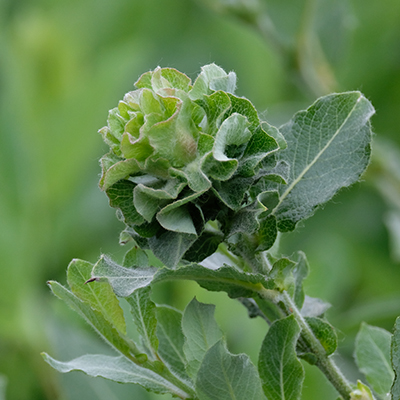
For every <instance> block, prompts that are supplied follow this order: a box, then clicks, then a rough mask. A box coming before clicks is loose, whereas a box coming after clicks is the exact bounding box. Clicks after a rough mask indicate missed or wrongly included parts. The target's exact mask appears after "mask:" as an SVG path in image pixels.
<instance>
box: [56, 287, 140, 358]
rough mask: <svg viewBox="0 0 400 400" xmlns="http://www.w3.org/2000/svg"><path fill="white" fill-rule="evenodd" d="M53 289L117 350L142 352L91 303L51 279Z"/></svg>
mask: <svg viewBox="0 0 400 400" xmlns="http://www.w3.org/2000/svg"><path fill="white" fill-rule="evenodd" d="M49 286H50V289H51V291H52V292H53V293H54V294H55V295H56V296H57V297H58V298H59V299H61V300H63V301H64V302H65V303H66V304H67V305H68V306H69V307H71V308H72V309H73V310H74V311H76V312H77V313H78V314H79V315H80V316H81V317H82V318H84V319H85V321H86V322H87V323H88V324H89V325H90V326H91V327H92V328H93V329H94V330H95V331H96V332H97V333H98V334H99V335H100V336H101V337H102V338H103V339H104V340H105V341H106V342H107V343H108V344H109V345H111V346H112V347H113V348H114V349H115V350H117V351H118V352H120V353H121V354H123V355H125V356H127V357H132V354H133V355H134V356H137V355H139V354H140V353H141V352H140V351H139V350H138V349H137V348H136V346H135V344H134V343H133V342H132V341H130V340H129V339H128V338H126V337H122V336H121V334H120V333H119V332H118V331H117V330H116V329H115V328H114V327H113V326H112V325H111V324H110V322H108V321H107V320H106V319H105V318H104V317H103V316H102V314H100V313H99V312H98V311H95V310H93V309H92V308H91V307H90V305H89V304H87V303H84V302H83V301H81V300H80V299H79V298H78V297H76V296H75V295H74V294H73V293H71V292H70V291H69V290H68V289H66V288H65V287H64V286H62V285H60V284H59V283H58V282H54V281H50V282H49Z"/></svg>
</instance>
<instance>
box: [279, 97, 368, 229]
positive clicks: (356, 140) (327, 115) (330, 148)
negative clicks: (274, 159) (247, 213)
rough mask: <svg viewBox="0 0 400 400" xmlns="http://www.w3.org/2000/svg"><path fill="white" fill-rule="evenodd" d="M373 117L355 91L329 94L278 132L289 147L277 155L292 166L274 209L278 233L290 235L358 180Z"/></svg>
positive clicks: (366, 163)
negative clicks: (304, 220)
mask: <svg viewBox="0 0 400 400" xmlns="http://www.w3.org/2000/svg"><path fill="white" fill-rule="evenodd" d="M373 113H374V109H373V107H372V105H371V103H370V102H369V101H368V100H367V99H366V98H365V97H364V96H363V95H362V94H361V93H360V92H348V93H342V94H332V95H328V96H325V97H322V98H320V99H318V100H317V101H316V102H315V103H314V104H313V105H312V106H311V107H310V108H308V109H307V110H306V111H301V112H299V113H297V114H296V115H295V116H294V117H293V119H292V120H291V121H290V122H288V123H287V124H286V125H284V126H282V127H281V128H280V131H281V132H282V134H283V136H284V137H285V139H286V140H287V143H288V147H287V148H286V149H285V150H283V151H281V152H280V153H279V155H278V156H279V159H280V160H281V161H286V162H287V163H288V164H289V165H290V166H291V169H290V178H289V182H288V185H287V186H282V188H281V190H280V193H281V197H280V201H279V204H278V205H277V207H276V208H275V209H274V211H273V213H274V214H275V215H276V217H277V219H278V228H279V230H280V231H282V232H286V231H292V230H293V229H294V228H295V226H296V223H297V222H298V221H300V220H301V219H304V218H307V217H309V216H310V215H312V214H313V212H314V210H315V208H316V207H318V206H319V205H321V204H324V203H325V202H327V201H328V200H330V199H331V198H332V196H333V195H334V194H335V193H336V192H337V191H338V190H339V189H340V188H342V187H346V186H349V185H351V184H352V183H354V182H355V181H357V180H358V178H359V177H360V175H361V174H362V172H363V171H364V170H365V168H366V166H367V165H368V162H369V158H370V153H371V149H370V141H371V128H370V124H369V119H370V117H371V116H372V114H373Z"/></svg>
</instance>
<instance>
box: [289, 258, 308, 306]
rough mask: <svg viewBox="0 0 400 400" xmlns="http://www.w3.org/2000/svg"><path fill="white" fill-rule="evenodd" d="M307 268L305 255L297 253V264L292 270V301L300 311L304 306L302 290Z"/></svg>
mask: <svg viewBox="0 0 400 400" xmlns="http://www.w3.org/2000/svg"><path fill="white" fill-rule="evenodd" d="M308 273H309V266H308V262H307V258H306V255H305V254H304V253H303V252H302V251H299V252H298V256H297V264H296V266H295V268H294V271H293V275H294V293H293V300H294V302H295V304H296V306H297V308H298V309H300V310H301V309H302V307H303V304H304V299H305V295H304V290H303V280H304V279H305V278H306V277H307V276H308Z"/></svg>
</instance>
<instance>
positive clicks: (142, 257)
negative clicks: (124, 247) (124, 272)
mask: <svg viewBox="0 0 400 400" xmlns="http://www.w3.org/2000/svg"><path fill="white" fill-rule="evenodd" d="M122 265H123V266H124V267H127V268H146V267H148V266H149V258H148V257H147V254H146V252H145V251H143V250H142V249H140V248H139V247H137V246H133V247H132V248H131V249H130V250H129V251H128V252H127V253H126V254H125V256H124V261H123V263H122Z"/></svg>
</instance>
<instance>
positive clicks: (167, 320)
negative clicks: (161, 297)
mask: <svg viewBox="0 0 400 400" xmlns="http://www.w3.org/2000/svg"><path fill="white" fill-rule="evenodd" d="M157 337H158V340H159V347H158V354H159V356H160V357H161V359H162V360H163V361H164V362H165V363H167V365H168V366H169V367H170V369H171V371H172V372H173V373H175V374H177V375H178V376H179V377H180V378H182V379H184V380H186V381H189V377H188V375H187V373H186V359H185V354H184V352H183V344H184V341H185V338H184V336H183V332H182V312H181V311H178V310H175V309H173V308H171V307H167V306H157Z"/></svg>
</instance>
